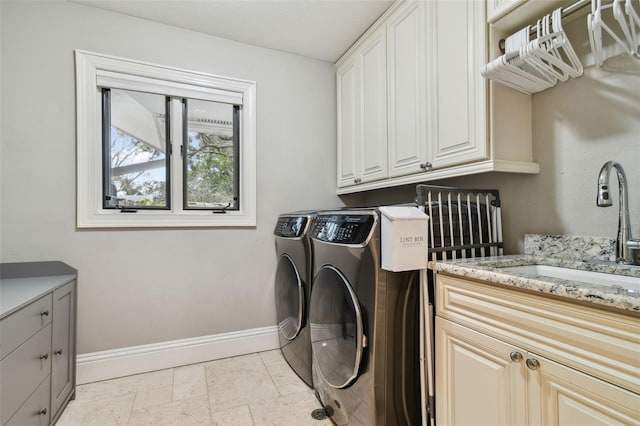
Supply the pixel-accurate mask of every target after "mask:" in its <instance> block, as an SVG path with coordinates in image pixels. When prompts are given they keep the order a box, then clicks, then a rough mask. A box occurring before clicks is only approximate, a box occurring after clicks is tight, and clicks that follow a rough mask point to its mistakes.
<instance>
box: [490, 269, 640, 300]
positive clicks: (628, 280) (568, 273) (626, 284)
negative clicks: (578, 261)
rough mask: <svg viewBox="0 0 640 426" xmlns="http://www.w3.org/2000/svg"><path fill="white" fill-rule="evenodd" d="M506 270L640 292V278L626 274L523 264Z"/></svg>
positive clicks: (518, 273) (535, 276) (521, 274)
mask: <svg viewBox="0 0 640 426" xmlns="http://www.w3.org/2000/svg"><path fill="white" fill-rule="evenodd" d="M500 270H501V271H504V272H507V273H509V272H513V273H516V274H517V275H519V276H525V277H530V278H535V279H540V278H544V277H547V278H556V279H562V280H571V281H579V282H583V283H589V284H595V285H601V286H607V287H614V288H617V289H622V290H623V292H625V293H626V292H630V293H635V294H638V293H640V278H639V277H630V276H625V275H616V274H606V273H602V272H592V271H584V270H581V269H571V268H563V267H559V266H548V265H523V266H509V267H504V268H500Z"/></svg>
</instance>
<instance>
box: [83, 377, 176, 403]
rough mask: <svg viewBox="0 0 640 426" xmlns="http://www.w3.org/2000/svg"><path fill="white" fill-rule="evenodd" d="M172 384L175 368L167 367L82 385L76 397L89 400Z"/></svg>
mask: <svg viewBox="0 0 640 426" xmlns="http://www.w3.org/2000/svg"><path fill="white" fill-rule="evenodd" d="M172 385H173V369H167V370H160V371H153V372H151V373H143V374H136V375H133V376H127V377H120V378H118V379H111V380H105V381H102V382H96V383H88V384H86V385H80V386H78V388H77V390H76V398H77V399H78V400H79V401H88V400H94V399H102V398H106V397H112V396H117V395H126V394H129V393H136V392H143V391H148V390H153V389H156V388H158V387H160V386H172Z"/></svg>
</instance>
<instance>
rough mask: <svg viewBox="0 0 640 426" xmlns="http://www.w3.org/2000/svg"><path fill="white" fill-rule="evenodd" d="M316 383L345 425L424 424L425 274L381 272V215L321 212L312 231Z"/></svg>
mask: <svg viewBox="0 0 640 426" xmlns="http://www.w3.org/2000/svg"><path fill="white" fill-rule="evenodd" d="M311 237H312V245H313V252H314V284H313V290H312V292H311V306H310V320H309V322H310V334H311V346H312V353H313V383H314V388H315V390H316V393H317V395H318V398H319V399H320V402H321V403H322V405H323V406H324V408H325V411H326V412H327V414H328V415H329V416H330V417H331V419H332V420H333V422H334V423H335V424H337V425H340V426H341V425H365V426H373V425H384V426H394V425H419V424H420V411H421V410H420V370H419V368H420V367H419V365H420V364H419V273H418V272H417V271H409V272H399V273H398V272H389V271H386V270H383V269H382V268H381V267H380V264H381V263H380V253H381V237H380V215H379V212H378V211H377V209H361V210H351V211H349V210H346V211H345V210H341V211H331V212H319V213H318V214H317V216H316V219H315V222H314V226H313V229H312V231H311Z"/></svg>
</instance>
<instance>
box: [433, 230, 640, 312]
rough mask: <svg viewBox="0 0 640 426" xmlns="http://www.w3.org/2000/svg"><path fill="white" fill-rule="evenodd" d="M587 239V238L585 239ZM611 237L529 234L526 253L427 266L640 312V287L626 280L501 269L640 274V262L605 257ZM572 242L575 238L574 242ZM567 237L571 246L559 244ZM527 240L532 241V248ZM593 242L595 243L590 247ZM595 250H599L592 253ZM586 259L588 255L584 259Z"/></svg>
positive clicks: (630, 275) (629, 275)
mask: <svg viewBox="0 0 640 426" xmlns="http://www.w3.org/2000/svg"><path fill="white" fill-rule="evenodd" d="M585 241H587V242H586V243H585ZM610 241H611V240H607V239H601V241H600V243H601V244H595V245H594V244H593V243H594V240H591V239H589V238H586V239H584V238H581V237H571V238H566V237H558V236H534V235H527V236H526V237H525V253H529V254H521V255H510V256H495V257H482V258H473V259H459V260H449V261H446V262H431V263H430V264H429V268H431V269H434V270H436V271H438V272H445V273H449V274H454V275H459V276H463V277H468V278H474V279H478V280H483V281H487V282H490V283H495V284H502V285H507V286H511V287H514V288H517V289H524V290H529V291H534V292H539V293H542V294H547V295H554V296H559V297H562V298H567V299H571V300H573V301H582V302H589V303H594V304H597V305H601V306H606V307H608V308H615V309H620V310H623V311H627V313H636V314H637V313H640V292H638V291H637V290H634V289H633V288H630V287H629V286H628V285H626V284H622V285H621V287H622V288H623V289H624V290H622V291H621V289H620V288H619V287H618V288H616V287H612V286H607V285H596V284H590V283H585V282H579V281H571V280H565V279H558V278H553V277H546V276H537V275H534V274H530V273H521V272H514V271H505V270H503V269H501V268H505V267H513V266H524V265H546V266H559V267H563V268H571V269H578V270H583V271H592V272H601V273H607V274H615V275H622V276H627V277H635V278H638V279H640V267H638V266H627V265H619V264H615V263H612V262H609V261H607V260H608V259H609V258H610V250H609V242H610ZM576 242H578V243H579V244H577V246H576ZM565 243H568V244H571V245H572V246H573V248H567V247H563V245H564V244H565ZM527 244H529V246H527ZM531 244H533V245H534V247H533V248H532V246H531ZM594 246H597V247H596V248H594ZM549 250H550V251H551V252H549ZM596 252H597V253H598V255H596V256H594V254H595V253H596ZM585 253H586V254H585ZM556 256H559V257H556ZM563 257H564V258H563ZM588 258H591V259H592V260H589V259H588ZM577 259H581V260H577ZM585 259H587V261H583V260H585Z"/></svg>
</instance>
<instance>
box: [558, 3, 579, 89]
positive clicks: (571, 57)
mask: <svg viewBox="0 0 640 426" xmlns="http://www.w3.org/2000/svg"><path fill="white" fill-rule="evenodd" d="M551 24H552V26H553V32H554V33H556V34H559V35H561V39H562V43H561V44H558V45H557V46H555V49H554V51H555V52H556V54H557V57H558V58H561V60H562V58H565V59H564V62H565V63H566V64H567V66H568V67H567V68H566V70H567V73H568V74H569V75H570V76H571V77H574V78H575V77H580V76H581V75H582V74H583V72H584V69H583V67H582V62H580V59H579V58H578V55H577V54H576V51H575V50H573V46H572V45H571V41H570V40H569V38H568V37H567V34H566V33H565V31H564V28H562V9H561V8H558V9H556V10H554V11H553V13H552V16H551Z"/></svg>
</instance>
